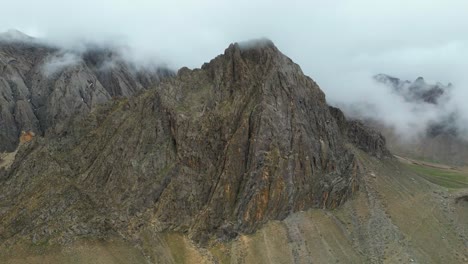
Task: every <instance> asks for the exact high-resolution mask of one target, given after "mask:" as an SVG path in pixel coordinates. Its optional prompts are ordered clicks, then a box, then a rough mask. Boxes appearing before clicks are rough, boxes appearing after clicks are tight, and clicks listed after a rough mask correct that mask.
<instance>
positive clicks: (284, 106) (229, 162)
mask: <svg viewBox="0 0 468 264" xmlns="http://www.w3.org/2000/svg"><path fill="white" fill-rule="evenodd" d="M92 57H93V56H92ZM104 83H105V82H104ZM111 83H112V82H111ZM67 87H68V88H67V89H72V87H73V86H70V87H69V86H67ZM446 192H447V190H445V189H442V188H440V187H437V186H435V185H433V184H431V183H429V182H427V181H425V180H424V179H423V178H421V177H419V176H418V175H416V174H414V173H412V172H409V171H408V170H407V169H406V168H405V167H403V166H402V165H401V164H400V163H399V162H398V161H397V160H395V159H393V158H392V157H391V155H390V153H389V152H388V150H386V147H385V139H384V138H383V137H382V136H381V135H380V134H378V133H377V132H375V131H373V130H371V129H369V128H367V127H365V126H364V125H363V124H362V123H360V122H358V121H348V120H346V119H345V117H344V115H343V114H342V113H341V111H340V110H339V109H336V108H330V107H329V106H328V105H327V103H326V100H325V95H324V93H323V92H322V91H321V90H320V88H319V87H318V85H317V84H316V83H315V82H314V81H313V80H312V79H311V78H309V77H307V76H305V75H304V74H303V73H302V71H301V69H300V67H299V66H298V65H296V64H295V63H294V62H292V61H291V60H290V59H289V58H288V57H286V56H285V55H283V54H282V53H281V52H280V51H279V50H278V49H277V48H276V47H275V46H274V45H273V43H271V42H270V41H260V42H255V43H250V44H248V45H246V44H237V43H236V44H232V45H231V46H229V48H227V49H226V50H225V52H224V54H222V55H220V56H218V57H216V58H215V59H213V60H212V61H210V62H209V63H206V64H204V65H203V66H202V67H201V69H194V70H190V69H187V68H182V69H180V70H179V72H178V73H177V75H176V76H174V77H173V78H168V79H166V80H163V81H162V82H160V83H159V84H157V85H155V86H154V87H153V89H150V90H147V91H145V92H143V93H141V94H139V95H136V96H132V97H128V98H120V99H118V100H108V101H107V102H104V103H102V104H100V105H99V106H96V107H93V108H91V109H90V111H89V113H88V114H84V115H83V114H80V115H76V116H72V117H71V119H70V123H69V125H67V126H62V127H61V128H60V129H56V130H55V131H54V134H53V135H49V136H47V135H46V136H45V137H42V136H36V137H34V138H33V139H32V141H30V142H27V143H25V144H24V145H21V146H20V148H19V150H18V152H17V154H16V158H15V160H14V162H13V164H11V166H10V167H9V168H8V169H4V168H0V258H1V259H2V260H4V262H6V263H24V262H30V263H43V262H49V263H64V262H65V263H66V262H75V263H93V262H94V263H119V262H120V263H144V262H147V263H336V262H344V263H384V262H388V263H397V262H403V261H405V262H410V261H411V262H413V261H415V260H416V261H418V262H420V263H430V262H434V263H437V262H439V261H441V260H445V261H446V263H456V262H457V261H463V260H464V258H465V257H467V256H466V243H467V236H466V227H467V226H466V221H464V219H463V218H457V217H458V216H459V215H462V214H461V213H459V212H457V211H456V210H461V211H462V212H463V210H464V209H463V208H461V207H460V206H459V205H457V206H458V207H457V208H456V209H455V199H453V197H449V196H446V194H445V193H446ZM445 196H446V197H447V198H444V197H445ZM457 204H461V203H457ZM452 207H453V208H452ZM460 208H461V209H460ZM452 209H453V210H452ZM445 210H447V212H446V213H444V212H445ZM451 220H453V221H451ZM418 223H420V224H419V225H418ZM441 237H444V239H445V241H443V243H442V245H438V246H437V247H431V246H430V245H429V244H428V243H426V242H425V241H426V240H429V241H431V244H433V243H432V242H433V241H439V239H441Z"/></svg>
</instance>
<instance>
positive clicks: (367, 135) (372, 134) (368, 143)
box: [330, 106, 391, 158]
mask: <svg viewBox="0 0 468 264" xmlns="http://www.w3.org/2000/svg"><path fill="white" fill-rule="evenodd" d="M330 113H331V114H332V116H333V117H334V118H335V120H336V122H337V124H338V127H339V128H340V130H341V134H342V135H345V136H346V137H347V139H348V141H349V142H350V143H352V144H353V145H355V146H356V147H358V148H359V149H361V150H364V151H365V152H366V153H368V154H370V155H372V156H375V157H377V158H384V157H390V156H391V153H390V151H388V149H387V147H386V141H385V138H384V137H383V136H382V134H380V133H379V132H377V131H376V130H373V129H371V128H369V127H368V126H366V125H364V124H363V123H362V122H361V121H359V120H346V118H345V115H344V114H343V112H342V111H341V110H340V109H339V108H336V107H333V106H330Z"/></svg>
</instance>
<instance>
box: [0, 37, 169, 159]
mask: <svg viewBox="0 0 468 264" xmlns="http://www.w3.org/2000/svg"><path fill="white" fill-rule="evenodd" d="M13 33H14V34H13ZM13 33H11V32H10V33H9V34H7V35H5V34H4V35H1V36H0V152H1V151H13V150H14V149H15V148H16V146H17V144H18V138H19V135H20V133H21V131H32V132H35V133H36V134H39V135H44V134H47V133H55V132H59V131H61V130H63V128H64V126H66V124H67V122H68V121H69V120H70V119H71V118H72V117H75V116H77V115H83V114H87V113H89V111H90V110H91V109H93V108H94V107H95V106H96V105H98V104H101V103H103V102H106V101H108V100H110V99H111V98H112V97H116V96H131V95H134V94H135V93H137V92H138V91H140V90H143V89H147V88H150V87H152V86H154V85H155V84H157V83H158V82H159V81H160V80H161V79H162V78H165V77H167V76H171V75H172V73H171V72H170V71H168V70H165V69H160V68H154V69H153V70H140V69H138V68H136V67H134V66H132V65H131V64H129V63H126V62H125V61H124V60H123V59H122V58H121V57H120V55H119V54H118V53H116V52H115V51H111V50H108V49H105V48H102V47H96V46H89V47H87V49H86V50H85V51H84V52H72V51H64V50H61V49H58V48H55V47H52V46H49V45H45V44H42V43H40V42H39V41H38V40H35V39H33V38H30V37H27V36H25V35H21V34H20V33H19V32H16V33H15V32H13Z"/></svg>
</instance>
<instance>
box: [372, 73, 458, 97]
mask: <svg viewBox="0 0 468 264" xmlns="http://www.w3.org/2000/svg"><path fill="white" fill-rule="evenodd" d="M374 80H376V81H377V82H380V83H383V84H385V85H387V86H389V87H390V88H391V89H392V91H393V92H395V93H396V94H398V95H400V96H402V97H403V98H404V99H405V100H407V101H408V102H423V103H429V104H438V103H439V101H440V100H442V99H443V97H444V96H446V95H447V93H449V92H450V89H451V88H452V84H450V83H449V84H448V85H446V86H445V85H443V84H441V83H436V84H428V83H426V81H425V80H424V78H423V77H418V78H417V79H416V80H414V81H413V82H410V81H408V80H405V81H403V80H400V79H398V78H396V77H393V76H390V75H387V74H377V75H375V76H374Z"/></svg>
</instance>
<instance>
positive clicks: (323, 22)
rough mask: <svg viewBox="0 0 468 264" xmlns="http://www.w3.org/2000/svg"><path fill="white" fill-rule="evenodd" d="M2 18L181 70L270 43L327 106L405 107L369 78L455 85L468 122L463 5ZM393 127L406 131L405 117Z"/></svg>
mask: <svg viewBox="0 0 468 264" xmlns="http://www.w3.org/2000/svg"><path fill="white" fill-rule="evenodd" d="M0 8H1V11H0V31H5V30H7V29H10V28H15V29H18V30H20V31H23V32H25V33H27V34H30V35H33V36H38V37H43V38H46V39H48V40H50V41H53V42H56V43H60V44H62V45H73V44H75V43H76V42H77V40H79V39H86V40H93V41H98V42H99V41H112V42H118V43H120V44H125V45H128V46H130V48H132V49H133V50H135V51H136V54H137V55H138V56H139V57H144V58H152V59H154V60H160V61H162V62H164V63H168V64H169V65H170V66H172V67H173V68H179V67H181V66H188V67H191V68H194V67H200V66H201V65H202V64H203V63H204V62H206V61H209V60H210V59H212V58H214V57H215V56H216V55H218V54H220V53H222V52H223V50H224V49H225V48H226V47H227V46H228V45H229V43H231V42H236V41H244V40H248V39H253V38H260V37H267V38H269V39H271V40H272V41H273V42H274V43H275V44H276V45H277V46H278V48H279V49H280V50H282V52H283V53H285V54H286V55H288V56H289V57H291V58H292V59H293V60H294V61H295V62H297V63H298V64H299V65H301V67H302V69H303V71H304V72H305V73H306V74H307V75H309V76H311V77H312V78H313V79H315V80H316V81H317V82H318V83H319V85H320V86H321V88H322V89H323V90H324V91H325V92H326V94H327V98H328V100H329V101H332V102H333V101H336V102H351V103H353V102H354V103H355V102H359V101H362V100H364V101H372V102H376V103H377V104H378V105H384V106H382V107H381V109H380V111H381V112H383V113H386V114H388V111H398V110H395V108H401V109H404V107H403V106H401V107H395V106H394V105H393V104H392V103H391V102H389V101H388V100H387V98H386V97H387V96H389V95H388V94H385V93H381V92H380V90H381V89H379V88H376V87H374V86H373V84H372V83H371V82H369V81H368V77H369V76H372V75H373V74H376V73H387V74H391V75H395V76H397V77H400V78H404V79H410V80H413V79H415V78H416V77H418V76H424V77H425V78H426V79H427V80H437V81H441V82H443V83H447V82H449V81H450V82H452V83H454V84H455V85H456V86H457V90H456V92H455V93H456V95H457V96H456V97H455V98H456V100H457V102H458V101H460V102H458V104H459V106H460V107H461V108H465V109H464V110H465V111H466V112H465V113H468V106H466V105H468V104H465V103H464V101H465V100H464V99H463V98H466V99H467V100H468V89H466V88H467V87H465V86H463V85H464V84H468V81H467V80H468V77H466V75H467V70H468V1H465V0H425V1H422V0H406V1H404V0H393V1H388V0H380V1H375V0H374V1H371V0H333V1H325V0H320V1H319V0H309V1H299V0H289V1H279V0H278V1H276V0H269V1H267V0H229V1H228V0H224V1H223V0H209V1H203V0H198V1H195V0H194V1H188V0H173V1H169V0H166V1H157V0H156V1H155V0H153V1H150V0H131V1H130V0H125V1H124V0H112V1H111V0H81V1H66V0H29V1H25V0H15V1H12V0H0ZM466 116H468V114H467V115H466ZM391 118H393V119H394V121H395V122H406V125H407V124H408V122H407V121H408V120H406V119H407V117H405V112H397V113H395V114H394V116H393V117H391ZM405 118H406V119H405ZM402 119H403V121H402ZM466 120H468V118H467V119H466ZM413 121H414V120H413ZM392 122H393V121H392Z"/></svg>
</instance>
